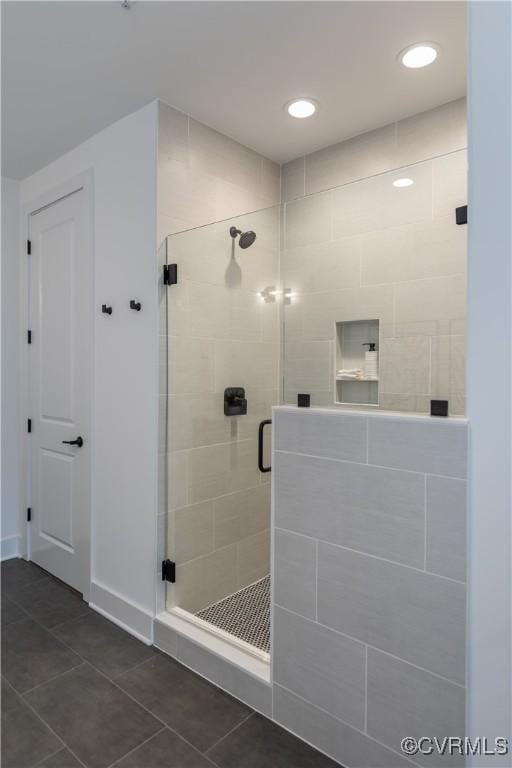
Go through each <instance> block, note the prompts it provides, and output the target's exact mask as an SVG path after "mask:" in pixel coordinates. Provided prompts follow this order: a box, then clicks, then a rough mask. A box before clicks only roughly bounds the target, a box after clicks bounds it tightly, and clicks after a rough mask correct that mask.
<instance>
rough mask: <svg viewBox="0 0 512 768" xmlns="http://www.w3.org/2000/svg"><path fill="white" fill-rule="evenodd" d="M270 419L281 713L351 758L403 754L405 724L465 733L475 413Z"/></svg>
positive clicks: (373, 764)
mask: <svg viewBox="0 0 512 768" xmlns="http://www.w3.org/2000/svg"><path fill="white" fill-rule="evenodd" d="M273 419H274V435H275V446H274V456H273V466H274V467H275V470H276V471H275V472H274V486H275V487H274V497H275V498H274V505H275V506H274V526H275V527H274V529H273V536H274V600H275V608H274V636H273V654H274V674H275V679H274V718H275V719H276V720H277V721H278V722H279V723H281V724H282V725H284V726H285V727H287V728H289V729H290V730H292V731H293V732H295V733H297V734H298V735H299V736H301V737H302V738H304V739H307V740H308V741H310V742H311V743H312V744H313V745H314V746H316V747H317V748H318V749H321V750H322V751H325V752H326V753H327V754H329V755H330V756H331V757H333V758H334V759H335V760H338V761H339V762H340V763H341V764H342V765H344V766H346V767H347V768H382V767H383V766H388V767H389V768H398V766H405V765H409V764H411V763H409V761H408V760H407V759H406V758H405V756H404V755H403V753H401V751H400V742H401V739H402V738H404V737H405V736H416V737H419V736H423V735H427V734H428V735H432V736H437V737H438V738H440V739H442V738H443V737H444V736H451V735H453V736H463V735H464V733H463V730H464V709H465V596H466V588H465V583H464V557H465V541H466V538H465V527H466V523H465V521H466V507H465V489H466V481H465V477H466V443H467V425H466V423H465V421H463V420H460V419H447V420H446V419H443V420H436V419H435V418H433V417H432V418H430V417H418V416H407V415H398V414H397V415H396V416H388V415H384V414H380V413H375V414H368V415H361V414H357V415H356V414H350V413H346V412H343V411H336V410H329V411H325V410H324V411H322V410H316V409H312V410H306V409H301V408H285V407H279V408H276V409H274V415H273ZM351 419H354V422H353V423H352V424H351ZM360 423H364V424H365V429H361V430H360V433H359V432H358V433H357V434H356V435H354V434H353V427H354V425H357V426H359V424H360ZM322 434H325V435H326V440H325V441H324V442H323V443H322V441H321V436H322ZM352 441H353V443H354V454H353V455H352V457H351V458H350V457H349V456H347V455H346V454H345V443H346V444H347V445H349V444H350V443H351V442H352ZM315 451H316V455H310V454H311V453H314V452H315ZM441 475H442V476H441ZM411 759H412V760H413V761H414V764H417V765H426V766H428V765H432V766H436V768H437V766H439V767H440V768H442V766H446V765H454V766H455V765H461V764H462V763H461V761H460V759H459V758H457V757H455V758H452V759H446V758H440V759H437V758H436V756H433V757H428V758H422V757H420V758H417V757H414V758H411Z"/></svg>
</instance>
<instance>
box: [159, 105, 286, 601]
mask: <svg viewBox="0 0 512 768" xmlns="http://www.w3.org/2000/svg"><path fill="white" fill-rule="evenodd" d="M159 134H160V137H159V189H158V191H159V207H158V211H159V235H160V239H164V238H165V236H166V235H168V234H171V233H175V234H173V236H172V237H171V238H169V240H168V243H167V246H168V249H169V261H171V262H176V263H177V264H178V272H179V283H178V285H177V286H173V287H172V288H169V289H167V303H168V321H167V324H166V315H165V311H164V310H165V307H163V311H162V322H163V325H162V326H161V330H162V334H163V335H164V334H168V361H166V360H165V357H164V359H163V360H162V368H163V374H162V377H161V379H162V384H161V391H163V394H164V395H165V390H166V389H167V392H168V395H169V396H168V398H167V405H168V434H167V450H168V452H169V453H168V461H167V467H168V473H169V474H168V486H169V512H168V525H167V542H166V544H167V555H168V556H169V557H171V558H172V559H173V560H175V561H176V563H177V583H176V585H175V587H174V589H172V591H171V590H169V601H168V603H169V605H172V604H177V605H179V606H181V607H182V608H185V609H188V610H190V611H194V612H195V611H197V610H200V609H201V608H204V607H205V606H206V605H208V604H209V603H212V602H214V601H216V600H219V599H221V598H222V597H225V596H226V595H227V594H229V593H231V592H234V591H235V590H237V589H239V588H241V587H243V586H245V585H246V584H248V583H251V582H253V581H255V580H256V579H259V578H261V577H262V576H264V575H266V574H267V573H268V572H269V558H270V543H269V524H270V486H269V485H268V483H267V482H263V479H262V478H263V476H261V475H260V473H259V471H258V466H257V451H256V437H257V427H258V423H259V421H261V420H262V419H264V418H268V417H269V416H270V413H271V408H272V405H273V404H275V403H277V401H278V400H277V398H278V386H279V313H278V306H277V305H276V304H266V303H265V302H264V301H263V300H262V299H261V297H260V296H259V295H258V294H259V292H260V291H261V290H263V289H264V288H265V287H267V286H269V285H277V284H278V280H279V272H278V267H279V264H278V256H279V246H280V211H279V208H278V207H277V208H274V209H270V210H269V209H268V207H269V206H273V205H276V204H278V203H279V201H280V169H279V167H278V166H277V165H276V164H275V163H272V162H271V161H269V160H267V159H266V158H264V157H261V156H260V155H258V154H256V153H255V152H253V151H252V150H250V149H247V148H246V147H243V146H242V145H240V144H238V143H237V142H235V141H233V140H232V139H229V138H228V137H226V136H223V135H222V134H220V133H217V132H216V131H213V130H211V129H210V128H207V127H206V126H204V125H202V124H201V123H198V122H197V121H195V120H192V119H190V118H189V117H188V116H186V115H183V114H181V113H180V112H177V111H176V110H174V109H172V108H170V107H168V106H167V105H165V104H160V119H159ZM260 209H267V210H260ZM248 211H258V212H257V213H254V214H248V213H247V212H248ZM242 214H243V215H242ZM230 216H232V217H238V218H237V219H234V220H232V221H230V222H224V221H219V220H220V219H224V218H226V217H230ZM211 222H212V224H211V225H210V226H204V225H207V224H210V223H211ZM235 223H236V225H237V226H238V227H239V228H240V229H242V230H244V229H253V230H255V231H256V233H257V240H256V242H255V243H254V245H253V246H252V247H251V248H250V249H248V250H247V251H242V250H240V249H239V248H238V247H236V248H235V250H234V251H233V249H232V239H231V237H230V235H229V226H230V225H231V224H235ZM191 227H198V228H197V229H195V230H194V231H192V232H181V230H184V229H187V228H191ZM162 250H164V251H165V248H164V249H162ZM164 298H165V297H164ZM162 303H164V301H163V302H162ZM166 347H167V345H166V344H165V343H164V342H162V344H161V348H162V351H163V355H165V351H166ZM167 362H168V376H167V375H164V374H165V367H166V363H167ZM227 386H243V387H245V389H246V393H247V399H248V403H249V405H248V414H247V416H241V417H232V418H230V417H226V416H224V399H223V392H224V388H225V387H227ZM165 400H166V398H165V397H163V398H162V401H163V404H165ZM164 437H165V435H164ZM163 449H164V446H162V450H163ZM265 481H267V478H265Z"/></svg>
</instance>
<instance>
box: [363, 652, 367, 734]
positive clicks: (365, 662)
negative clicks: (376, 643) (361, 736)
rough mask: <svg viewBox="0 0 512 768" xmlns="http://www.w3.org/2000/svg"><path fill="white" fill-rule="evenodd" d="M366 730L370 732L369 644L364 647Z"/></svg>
mask: <svg viewBox="0 0 512 768" xmlns="http://www.w3.org/2000/svg"><path fill="white" fill-rule="evenodd" d="M363 730H364V732H365V733H366V734H368V646H367V645H365V647H364V728H363Z"/></svg>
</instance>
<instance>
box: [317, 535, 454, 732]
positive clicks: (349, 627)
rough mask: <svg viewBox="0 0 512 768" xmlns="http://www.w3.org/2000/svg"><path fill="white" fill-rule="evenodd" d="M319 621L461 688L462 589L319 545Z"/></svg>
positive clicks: (433, 578) (372, 558)
mask: <svg viewBox="0 0 512 768" xmlns="http://www.w3.org/2000/svg"><path fill="white" fill-rule="evenodd" d="M318 620H319V621H320V622H321V623H322V624H326V625H327V626H330V627H333V628H334V629H337V630H339V631H340V632H344V633H346V634H347V635H350V636H351V637H354V638H356V639H357V640H360V641H361V642H364V643H367V644H369V645H372V646H375V647H376V648H381V649H382V650H384V651H387V652H388V653H391V654H393V655H395V656H399V657H400V658H402V659H405V660H407V661H409V662H411V663H412V664H417V665H418V666H420V667H424V668H425V669H428V670H431V671H432V672H435V673H436V674H439V675H443V676H444V677H447V678H449V679H451V680H454V681H455V682H458V683H464V675H465V663H464V659H465V654H464V636H465V620H466V617H465V589H464V585H463V584H459V583H457V582H455V581H449V580H448V579H443V578H441V577H439V576H434V575H430V574H427V573H423V572H421V571H417V570H413V569H411V568H406V567H405V566H402V565H395V564H394V563H388V562H385V561H383V560H379V559H377V558H375V557H369V556H367V555H361V554H359V553H356V552H351V551H350V550H347V549H343V548H341V547H336V546H333V545H331V544H324V543H322V542H320V544H319V547H318ZM406 735H407V734H406Z"/></svg>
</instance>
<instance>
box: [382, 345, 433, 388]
mask: <svg viewBox="0 0 512 768" xmlns="http://www.w3.org/2000/svg"><path fill="white" fill-rule="evenodd" d="M379 364H380V389H381V392H382V393H389V392H392V393H394V394H412V395H420V394H424V393H428V392H429V390H430V339H429V338H428V336H409V337H404V338H401V339H383V340H382V343H381V345H380V352H379Z"/></svg>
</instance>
